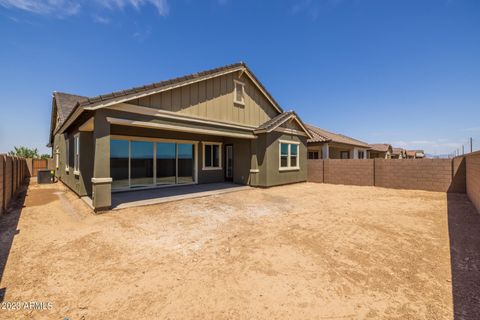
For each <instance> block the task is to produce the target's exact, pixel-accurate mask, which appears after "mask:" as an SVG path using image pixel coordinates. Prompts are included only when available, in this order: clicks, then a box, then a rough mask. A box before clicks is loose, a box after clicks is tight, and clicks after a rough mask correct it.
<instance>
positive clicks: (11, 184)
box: [0, 155, 30, 214]
mask: <svg viewBox="0 0 480 320" xmlns="http://www.w3.org/2000/svg"><path fill="white" fill-rule="evenodd" d="M29 176H30V172H29V170H28V166H27V159H24V158H19V157H12V156H7V155H0V214H3V213H4V212H5V211H6V209H7V207H8V204H9V203H10V201H11V200H12V199H13V198H14V197H15V195H16V193H17V191H18V189H19V188H20V187H21V186H22V184H24V183H25V181H26V178H27V177H29Z"/></svg>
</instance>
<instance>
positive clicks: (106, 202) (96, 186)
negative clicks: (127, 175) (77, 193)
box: [92, 178, 112, 212]
mask: <svg viewBox="0 0 480 320" xmlns="http://www.w3.org/2000/svg"><path fill="white" fill-rule="evenodd" d="M92 205H93V208H94V209H95V212H98V211H103V210H109V209H110V208H111V207H112V178H92Z"/></svg>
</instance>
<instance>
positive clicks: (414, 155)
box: [406, 150, 425, 159]
mask: <svg viewBox="0 0 480 320" xmlns="http://www.w3.org/2000/svg"><path fill="white" fill-rule="evenodd" d="M406 154H407V159H423V158H425V152H424V151H423V150H407V151H406Z"/></svg>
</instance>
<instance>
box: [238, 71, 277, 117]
mask: <svg viewBox="0 0 480 320" xmlns="http://www.w3.org/2000/svg"><path fill="white" fill-rule="evenodd" d="M244 72H245V74H246V75H247V76H248V77H249V78H250V80H251V81H252V82H253V83H254V84H255V85H256V86H257V88H258V89H259V90H260V91H261V92H262V93H263V95H264V96H265V97H266V98H267V99H268V101H270V103H271V104H272V105H273V107H274V108H275V109H276V110H277V111H278V112H279V113H282V112H283V110H282V109H281V108H280V107H279V106H278V105H277V103H276V102H275V101H273V100H272V98H271V97H270V95H269V94H268V93H267V92H265V90H263V88H262V86H261V85H260V84H259V83H258V82H257V80H255V77H254V76H253V75H252V74H251V73H250V71H249V70H248V69H247V68H244Z"/></svg>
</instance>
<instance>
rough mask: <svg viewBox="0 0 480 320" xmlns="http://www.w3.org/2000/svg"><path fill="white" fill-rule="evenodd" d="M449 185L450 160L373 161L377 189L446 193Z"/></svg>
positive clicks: (450, 173) (450, 180)
mask: <svg viewBox="0 0 480 320" xmlns="http://www.w3.org/2000/svg"><path fill="white" fill-rule="evenodd" d="M451 183H452V160H451V159H401V160H399V159H375V185H376V186H378V187H384V188H394V189H414V190H427V191H441V192H447V191H448V190H449V189H450V186H451Z"/></svg>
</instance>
